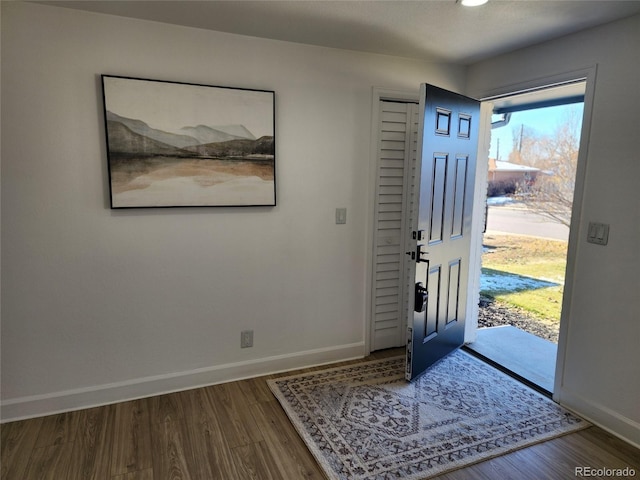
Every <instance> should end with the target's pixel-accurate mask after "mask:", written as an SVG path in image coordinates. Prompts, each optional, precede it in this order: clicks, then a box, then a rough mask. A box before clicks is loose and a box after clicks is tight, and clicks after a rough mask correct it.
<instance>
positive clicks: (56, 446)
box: [0, 349, 640, 480]
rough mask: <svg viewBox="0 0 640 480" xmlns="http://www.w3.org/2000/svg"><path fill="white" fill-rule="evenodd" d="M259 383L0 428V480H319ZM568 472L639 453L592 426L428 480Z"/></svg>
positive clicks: (637, 461)
mask: <svg viewBox="0 0 640 480" xmlns="http://www.w3.org/2000/svg"><path fill="white" fill-rule="evenodd" d="M399 353H401V350H400V351H399V350H397V349H396V350H390V351H384V352H376V353H375V354H373V355H372V356H371V357H370V358H372V359H373V358H383V357H386V356H391V355H397V354H399ZM290 373H293V372H290ZM276 376H277V375H276ZM265 379H266V377H261V378H256V379H250V380H243V381H239V382H231V383H226V384H222V385H215V386H211V387H206V388H200V389H195V390H190V391H186V392H180V393H173V394H169V395H162V396H158V397H153V398H146V399H142V400H134V401H129V402H123V403H118V404H115V405H108V406H104V407H97V408H91V409H87V410H81V411H76V412H69V413H63V414H59V415H52V416H47V417H41V418H36V419H31V420H25V421H20V422H12V423H6V424H3V425H1V426H0V429H1V441H2V444H1V448H2V452H1V453H2V455H1V461H2V476H1V478H2V479H3V480H5V479H6V480H31V479H55V480H73V479H82V480H85V479H112V480H150V479H156V480H182V479H192V480H201V479H223V480H244V479H284V480H298V479H323V478H324V476H323V474H322V471H321V470H320V469H319V467H318V466H317V464H316V462H315V460H314V459H313V457H312V456H311V454H310V453H309V451H308V450H307V448H306V447H305V445H304V443H303V442H302V440H301V439H300V438H299V436H298V434H297V433H296V431H295V430H294V428H293V426H292V425H291V423H290V422H289V420H288V419H287V417H286V415H285V413H284V411H283V410H282V408H281V407H280V404H279V403H278V402H277V400H275V398H274V397H273V395H272V394H271V392H270V391H269V389H268V387H267V385H266V382H265ZM576 467H591V468H594V469H601V468H625V467H631V468H633V469H634V470H635V472H636V475H639V476H640V451H638V450H637V449H635V448H633V447H632V446H630V445H627V444H625V443H624V442H622V441H620V440H619V439H617V438H615V437H613V436H611V435H609V434H608V433H606V432H605V431H603V430H601V429H600V428H597V427H591V428H588V429H585V430H582V431H580V432H577V433H573V434H570V435H566V436H564V437H560V438H556V439H554V440H550V441H547V442H544V443H540V444H537V445H534V446H531V447H528V448H525V449H522V450H518V451H516V452H513V453H511V454H507V455H504V456H502V457H498V458H494V459H491V460H487V461H485V462H482V463H478V464H476V465H472V466H470V467H467V468H464V469H461V470H457V471H454V472H451V473H448V474H445V475H442V476H440V477H437V478H439V479H441V480H462V479H473V480H483V479H487V480H496V479H500V480H508V479H518V480H526V479H535V480H538V479H565V478H579V476H578V477H576V475H575V468H576ZM589 478H592V479H593V478H611V477H598V476H593V475H592V476H590V477H589Z"/></svg>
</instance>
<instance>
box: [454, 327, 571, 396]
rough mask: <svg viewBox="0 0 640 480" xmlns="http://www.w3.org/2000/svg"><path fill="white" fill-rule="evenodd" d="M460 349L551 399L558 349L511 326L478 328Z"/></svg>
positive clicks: (552, 344)
mask: <svg viewBox="0 0 640 480" xmlns="http://www.w3.org/2000/svg"><path fill="white" fill-rule="evenodd" d="M463 348H464V350H465V351H467V352H468V353H470V354H472V355H474V356H475V357H478V358H480V359H481V360H483V361H485V362H486V363H488V364H490V365H491V366H493V367H495V368H497V369H499V370H501V371H502V372H504V373H506V374H508V375H510V376H512V377H514V378H516V379H517V380H519V381H520V382H522V383H524V384H526V385H527V386H529V387H531V388H533V389H534V390H536V391H538V392H540V393H542V394H543V395H546V396H548V397H551V396H552V394H553V383H554V377H555V362H556V354H557V351H558V346H557V345H556V344H555V343H553V342H550V341H548V340H545V339H542V338H540V337H536V336H535V335H533V334H531V333H528V332H525V331H523V330H520V329H519V328H516V327H513V326H511V325H503V326H500V327H489V328H480V329H478V337H477V340H476V341H475V342H473V343H470V344H467V345H465V346H464V347H463Z"/></svg>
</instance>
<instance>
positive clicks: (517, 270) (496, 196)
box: [468, 81, 586, 394]
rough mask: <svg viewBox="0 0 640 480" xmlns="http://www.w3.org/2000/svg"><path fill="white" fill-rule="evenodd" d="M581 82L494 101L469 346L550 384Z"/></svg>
mask: <svg viewBox="0 0 640 480" xmlns="http://www.w3.org/2000/svg"><path fill="white" fill-rule="evenodd" d="M585 88H586V82H585V81H580V82H573V83H571V84H567V85H563V86H559V87H553V88H548V89H542V90H538V91H536V92H531V93H526V94H520V95H512V96H508V97H503V98H501V99H499V100H494V102H493V103H494V111H493V113H494V115H493V117H492V131H491V148H490V152H489V167H488V177H487V205H486V210H485V211H486V222H485V232H484V236H483V254H482V274H481V281H480V309H479V316H478V331H477V340H476V341H475V342H474V343H472V344H469V345H468V348H469V349H470V350H471V351H472V353H475V354H477V355H478V356H481V357H482V358H484V359H485V360H487V361H488V362H489V363H492V364H494V365H496V366H499V367H501V368H503V369H505V370H508V371H509V372H510V373H512V374H514V375H516V376H518V377H520V378H521V379H522V380H523V381H525V382H526V383H528V384H530V385H532V386H534V387H535V388H537V389H538V390H541V391H543V392H545V393H548V394H551V393H552V392H553V385H554V377H555V371H556V357H557V343H558V334H559V329H560V318H561V310H562V304H563V293H564V283H565V282H564V281H565V270H566V262H567V251H568V240H569V231H570V221H571V214H572V208H573V198H574V188H575V181H576V169H577V164H578V152H579V145H580V133H581V126H582V118H583V107H584V94H585Z"/></svg>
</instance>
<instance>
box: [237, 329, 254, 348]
mask: <svg viewBox="0 0 640 480" xmlns="http://www.w3.org/2000/svg"><path fill="white" fill-rule="evenodd" d="M249 347H253V330H243V331H242V332H241V333H240V348H249Z"/></svg>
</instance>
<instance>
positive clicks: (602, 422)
mask: <svg viewBox="0 0 640 480" xmlns="http://www.w3.org/2000/svg"><path fill="white" fill-rule="evenodd" d="M554 399H555V400H556V401H558V403H560V405H562V406H563V407H565V408H567V409H569V410H572V411H573V412H575V413H576V414H578V415H579V416H581V417H583V418H584V419H585V420H587V421H589V422H590V423H593V424H594V425H597V426H598V427H600V428H602V429H603V430H606V431H607V432H609V433H611V434H612V435H615V436H616V437H618V438H620V439H622V440H624V441H625V442H627V443H630V444H631V445H633V446H635V447H636V448H640V423H638V422H635V421H634V420H631V419H630V418H627V417H624V416H622V415H620V414H619V413H618V412H615V411H613V410H611V409H610V408H607V407H605V406H604V405H600V404H598V403H596V402H593V401H592V400H589V399H588V398H584V397H582V396H580V395H576V394H573V393H571V392H567V391H566V390H562V391H561V392H560V394H559V395H556V394H554Z"/></svg>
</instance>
